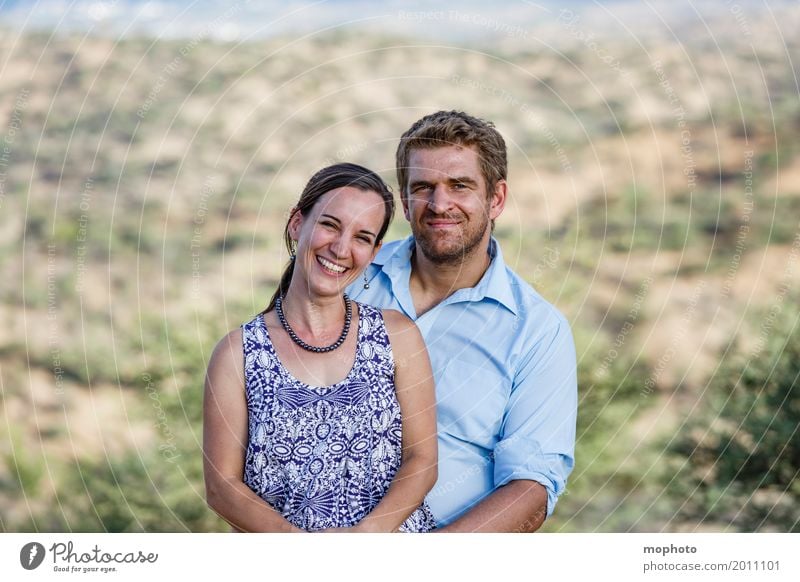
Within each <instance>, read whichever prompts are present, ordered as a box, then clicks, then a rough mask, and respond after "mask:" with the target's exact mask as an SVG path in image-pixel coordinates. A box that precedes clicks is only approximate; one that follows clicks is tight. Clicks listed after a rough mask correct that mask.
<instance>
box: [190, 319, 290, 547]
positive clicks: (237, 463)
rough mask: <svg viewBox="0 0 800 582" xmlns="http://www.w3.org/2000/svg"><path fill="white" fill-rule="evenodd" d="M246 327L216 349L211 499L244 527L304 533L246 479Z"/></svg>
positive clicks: (206, 433)
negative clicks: (258, 493)
mask: <svg viewBox="0 0 800 582" xmlns="http://www.w3.org/2000/svg"><path fill="white" fill-rule="evenodd" d="M243 361H244V358H243V347H242V330H241V329H237V330H234V331H232V332H230V333H229V334H228V335H227V336H225V337H224V338H222V340H221V341H220V342H219V343H218V344H217V347H216V348H214V353H213V354H212V355H211V361H210V362H209V364H208V373H207V374H206V384H205V394H204V398H203V474H204V477H205V482H206V501H207V502H208V505H209V507H211V509H213V510H214V511H216V512H217V514H219V516H220V517H221V518H222V519H224V520H225V521H227V522H228V523H230V524H231V525H232V526H233V527H234V528H236V529H238V530H240V531H257V532H300V531H302V530H301V529H299V528H297V527H295V526H293V525H292V524H291V523H289V521H288V520H286V519H285V518H284V517H283V516H282V515H281V514H280V513H278V512H277V511H275V509H273V508H272V507H271V506H270V505H269V504H268V503H267V502H265V501H264V500H263V499H261V498H260V497H259V496H258V495H256V494H255V493H254V492H253V491H252V489H250V488H249V487H248V486H247V485H245V483H244V481H243V475H244V460H245V451H246V447H247V437H248V435H247V433H248V429H247V420H248V419H247V400H246V396H245V388H244V370H243V368H244V366H243Z"/></svg>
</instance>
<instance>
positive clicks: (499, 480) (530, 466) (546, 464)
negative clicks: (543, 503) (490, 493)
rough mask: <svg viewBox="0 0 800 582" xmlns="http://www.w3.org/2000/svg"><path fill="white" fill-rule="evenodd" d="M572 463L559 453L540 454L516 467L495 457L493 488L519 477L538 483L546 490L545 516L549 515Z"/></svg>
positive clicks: (560, 492) (564, 484)
mask: <svg viewBox="0 0 800 582" xmlns="http://www.w3.org/2000/svg"><path fill="white" fill-rule="evenodd" d="M572 465H573V460H572V458H571V457H567V456H565V455H559V454H549V455H542V456H539V457H537V458H536V459H531V460H529V461H528V462H527V463H525V466H516V467H512V466H510V465H509V464H506V463H503V461H502V459H496V461H495V467H494V481H495V488H497V487H502V486H503V485H507V484H508V483H509V482H511V481H518V480H520V479H524V480H528V481H536V482H537V483H540V484H541V485H542V486H543V487H544V488H545V490H547V517H550V515H551V514H552V513H553V510H554V509H555V508H556V501H558V496H559V495H561V494H562V493H563V492H564V489H565V487H566V481H567V475H569V473H570V471H572Z"/></svg>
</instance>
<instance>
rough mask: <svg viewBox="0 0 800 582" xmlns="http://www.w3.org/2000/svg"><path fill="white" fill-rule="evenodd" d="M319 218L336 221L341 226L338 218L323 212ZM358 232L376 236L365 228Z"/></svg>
mask: <svg viewBox="0 0 800 582" xmlns="http://www.w3.org/2000/svg"><path fill="white" fill-rule="evenodd" d="M319 216H320V218H323V217H324V218H329V219H331V220H334V221H336V222H337V223H338V224H342V221H341V220H339V219H338V218H336V217H335V216H334V215H333V214H326V213H324V212H323V213H322V214H320V215H319ZM358 232H361V233H364V234H368V235H370V236H372V237H377V236H378V235H377V234H375V233H374V232H372V231H371V230H367V229H366V228H362V229H361V230H359V231H358Z"/></svg>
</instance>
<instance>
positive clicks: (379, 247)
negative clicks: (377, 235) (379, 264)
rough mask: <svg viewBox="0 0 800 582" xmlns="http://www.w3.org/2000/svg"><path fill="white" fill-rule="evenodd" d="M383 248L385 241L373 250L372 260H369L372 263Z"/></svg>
mask: <svg viewBox="0 0 800 582" xmlns="http://www.w3.org/2000/svg"><path fill="white" fill-rule="evenodd" d="M382 246H383V241H381V242H379V243H378V244H376V245H375V248H374V249H372V258H371V259H370V260H369V262H370V263H371V262H372V261H374V260H375V257H377V256H378V251H379V250H381V247H382Z"/></svg>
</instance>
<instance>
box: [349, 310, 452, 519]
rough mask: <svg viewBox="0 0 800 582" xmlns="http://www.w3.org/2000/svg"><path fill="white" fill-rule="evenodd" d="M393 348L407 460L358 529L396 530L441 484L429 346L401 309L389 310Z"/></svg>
mask: <svg viewBox="0 0 800 582" xmlns="http://www.w3.org/2000/svg"><path fill="white" fill-rule="evenodd" d="M383 318H384V321H385V322H386V331H387V332H388V334H389V341H390V342H391V344H392V353H393V355H394V364H395V376H394V377H395V385H396V389H397V400H398V402H399V403H400V410H401V411H402V415H403V460H402V464H401V465H400V469H398V471H397V473H396V474H395V477H394V479H393V480H392V484H391V485H390V486H389V490H388V491H387V492H386V495H385V496H384V498H383V499H382V500H381V501H380V502H379V503H378V505H377V506H375V509H373V510H372V512H370V514H369V515H367V516H366V517H365V518H364V519H362V520H361V522H360V523H359V524H357V525H356V526H355V528H354V529H355V530H357V531H366V532H388V531H396V530H397V529H398V528H399V527H400V526H401V525H402V524H403V522H404V521H405V520H406V518H408V516H409V515H411V513H412V512H413V511H414V510H415V509H417V507H419V506H420V504H421V503H422V501H423V499H424V498H425V495H426V494H427V493H428V491H430V490H431V488H432V487H433V485H434V484H435V483H436V477H437V469H436V458H437V450H438V444H437V440H436V396H435V395H434V385H433V372H432V371H431V363H430V359H429V358H428V351H427V350H426V349H425V342H424V341H423V339H422V336H421V335H420V333H419V330H418V329H417V326H416V325H414V323H413V322H412V321H411V320H410V319H408V318H407V317H406V316H404V315H402V314H401V313H399V312H397V311H392V310H386V311H384V312H383Z"/></svg>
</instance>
